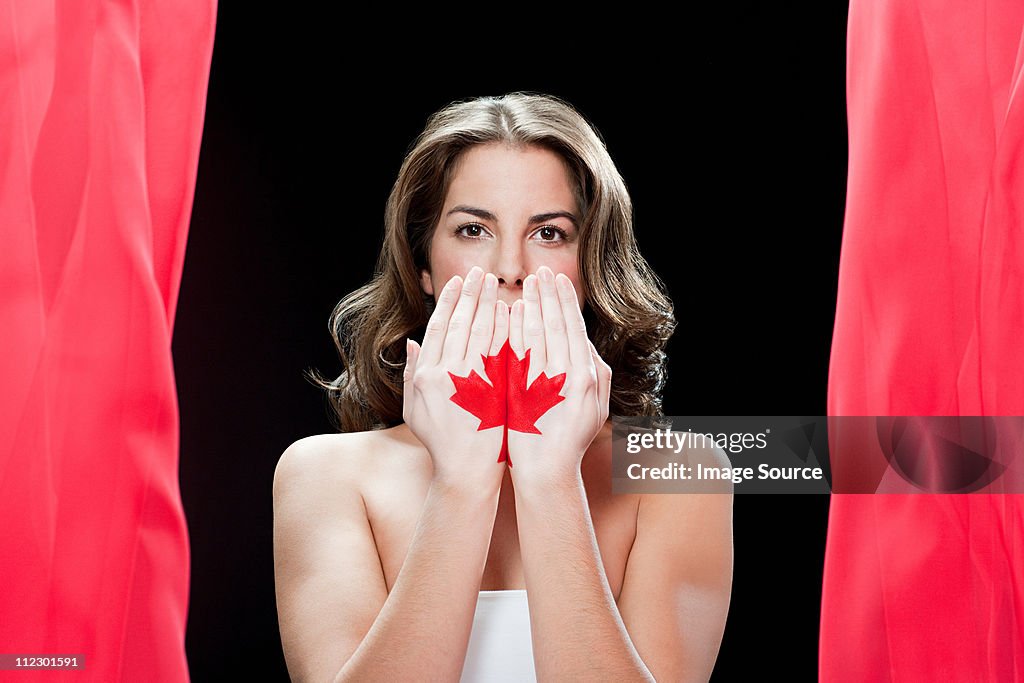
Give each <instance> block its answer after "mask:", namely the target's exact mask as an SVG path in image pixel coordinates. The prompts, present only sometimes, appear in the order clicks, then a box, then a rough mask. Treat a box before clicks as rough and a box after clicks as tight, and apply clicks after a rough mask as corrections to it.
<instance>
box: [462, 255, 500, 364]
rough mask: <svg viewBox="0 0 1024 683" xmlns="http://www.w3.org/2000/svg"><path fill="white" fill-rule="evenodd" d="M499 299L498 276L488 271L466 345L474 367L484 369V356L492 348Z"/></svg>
mask: <svg viewBox="0 0 1024 683" xmlns="http://www.w3.org/2000/svg"><path fill="white" fill-rule="evenodd" d="M497 299H498V278H497V277H496V276H495V275H494V273H486V274H485V275H484V281H483V292H482V293H481V294H480V303H479V304H477V307H476V315H475V317H474V318H473V325H472V326H471V327H470V329H469V344H468V345H467V347H466V359H467V360H469V361H470V363H472V364H473V366H474V367H477V368H479V370H480V371H481V372H482V371H483V356H486V355H487V352H488V351H490V349H491V338H492V337H493V336H494V308H495V305H494V304H495V302H496V301H497Z"/></svg>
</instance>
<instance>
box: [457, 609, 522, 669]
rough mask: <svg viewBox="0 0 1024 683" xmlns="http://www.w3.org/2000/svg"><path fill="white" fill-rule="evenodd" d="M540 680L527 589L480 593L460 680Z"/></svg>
mask: <svg viewBox="0 0 1024 683" xmlns="http://www.w3.org/2000/svg"><path fill="white" fill-rule="evenodd" d="M536 680H537V672H536V669H534V666H533V642H532V641H531V640H530V608H529V605H528V604H527V602H526V590H525V589H519V590H509V591H480V597H479V598H478V599H477V603H476V614H475V615H474V617H473V631H472V633H471V634H470V636H469V648H468V649H467V650H466V663H465V666H463V667H462V678H461V679H460V681H461V682H462V683H491V682H492V681H502V682H504V681H508V682H509V683H519V682H520V681H536Z"/></svg>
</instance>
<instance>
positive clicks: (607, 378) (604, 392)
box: [587, 339, 612, 423]
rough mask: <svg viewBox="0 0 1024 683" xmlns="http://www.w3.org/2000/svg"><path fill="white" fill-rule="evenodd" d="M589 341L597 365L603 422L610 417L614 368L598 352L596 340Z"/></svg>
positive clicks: (599, 404)
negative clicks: (595, 344)
mask: <svg viewBox="0 0 1024 683" xmlns="http://www.w3.org/2000/svg"><path fill="white" fill-rule="evenodd" d="M587 342H588V343H589V344H590V350H591V352H592V354H593V357H594V364H595V365H596V366H597V400H598V407H599V409H600V410H601V415H602V417H603V420H602V423H603V421H604V420H607V419H608V413H609V412H610V410H611V408H610V406H609V402H610V401H611V395H612V368H611V366H610V365H608V364H607V363H605V362H604V359H603V358H601V354H599V353H598V352H597V348H596V347H595V346H594V342H592V341H590V340H589V339H588V340H587Z"/></svg>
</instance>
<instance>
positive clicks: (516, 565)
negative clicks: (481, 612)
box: [363, 472, 638, 599]
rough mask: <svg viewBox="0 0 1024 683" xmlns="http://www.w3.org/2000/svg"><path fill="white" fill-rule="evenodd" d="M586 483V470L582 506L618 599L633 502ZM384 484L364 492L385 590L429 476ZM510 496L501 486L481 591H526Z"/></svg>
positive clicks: (401, 554)
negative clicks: (584, 500) (587, 513)
mask: <svg viewBox="0 0 1024 683" xmlns="http://www.w3.org/2000/svg"><path fill="white" fill-rule="evenodd" d="M590 479H591V480H589V481H588V478H587V474H586V472H585V473H584V483H585V489H586V491H587V507H588V510H589V512H590V518H591V522H592V524H593V528H594V536H595V538H596V540H597V546H598V549H599V550H600V553H601V561H602V564H603V565H604V570H605V575H606V576H607V577H608V584H609V586H610V588H611V591H612V595H613V596H615V598H616V599H618V596H619V592H620V591H621V589H622V582H623V578H624V576H625V570H626V561H627V560H628V558H629V551H630V549H631V548H632V546H633V539H634V538H635V536H636V512H637V505H638V498H637V497H636V496H630V495H620V496H613V495H611V491H610V485H609V486H608V487H607V489H606V488H605V487H604V486H603V484H605V483H607V482H603V481H596V479H599V477H591V478H590ZM389 483H390V485H388V486H375V487H372V488H369V490H364V493H363V496H364V500H365V502H366V510H367V516H368V518H369V521H370V526H371V529H372V530H373V537H374V541H375V543H376V544H377V552H378V554H379V556H380V563H381V568H382V569H383V572H384V578H385V581H386V583H387V589H388V592H390V591H391V588H392V586H394V585H395V581H396V580H397V578H398V573H399V571H400V570H401V568H402V564H403V562H404V561H405V556H406V554H407V553H408V551H409V546H410V544H411V543H412V539H413V537H414V535H415V532H416V526H417V524H418V522H419V518H420V513H421V511H422V508H423V504H424V502H425V500H426V495H427V490H428V488H429V484H430V479H429V473H427V474H426V475H420V476H415V475H413V476H410V477H408V478H406V479H405V480H404V481H401V482H397V481H395V480H394V479H392V480H391V481H390V482H389ZM507 484H508V482H506V485H507ZM505 488H507V486H506V487H505ZM510 494H512V495H514V492H509V491H506V490H505V489H504V488H503V492H502V499H501V500H499V504H498V510H497V514H496V515H495V520H494V523H493V527H492V533H491V541H490V544H489V547H488V548H487V550H486V552H487V561H486V564H485V567H484V573H483V577H482V579H481V586H480V590H509V589H515V588H525V587H526V584H525V581H524V579H523V565H522V561H523V558H522V556H521V554H520V551H519V545H520V544H519V533H521V532H520V530H519V528H518V525H517V524H516V519H515V505H514V500H508V499H507V498H508V497H509V495H510ZM552 523H556V522H555V521H552Z"/></svg>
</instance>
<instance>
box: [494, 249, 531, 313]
mask: <svg viewBox="0 0 1024 683" xmlns="http://www.w3.org/2000/svg"><path fill="white" fill-rule="evenodd" d="M493 267H494V269H493V270H492V271H491V272H493V273H494V274H495V275H496V276H497V278H498V292H499V295H500V293H501V292H502V291H507V292H508V293H509V294H511V296H512V300H515V299H519V298H522V292H523V280H525V279H526V276H527V272H526V267H525V264H524V263H523V258H522V252H521V250H520V249H518V248H516V247H510V248H503V249H501V251H500V252H499V253H498V255H497V259H496V262H495V263H494V264H493Z"/></svg>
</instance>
